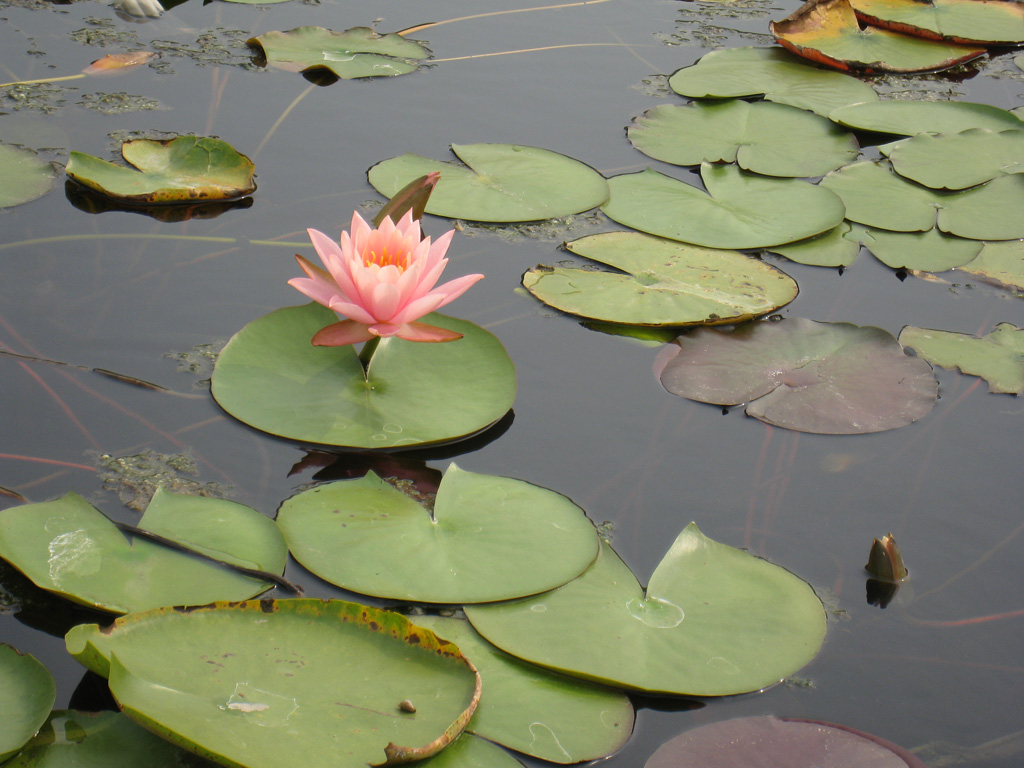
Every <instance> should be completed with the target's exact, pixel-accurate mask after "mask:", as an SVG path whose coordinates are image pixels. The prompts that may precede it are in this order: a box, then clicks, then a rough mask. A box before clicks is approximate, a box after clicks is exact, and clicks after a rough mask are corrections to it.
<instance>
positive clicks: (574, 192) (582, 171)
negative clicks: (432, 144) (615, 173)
mask: <svg viewBox="0 0 1024 768" xmlns="http://www.w3.org/2000/svg"><path fill="white" fill-rule="evenodd" d="M451 148H452V152H454V153H455V154H456V155H457V156H458V158H459V159H460V160H461V161H462V162H464V163H465V164H466V166H468V167H463V166H458V165H452V164H450V163H445V162H442V161H440V160H432V159H430V158H428V157H422V156H421V155H413V154H405V155H401V156H400V157H393V158H391V159H390V160H385V161H383V162H381V163H377V165H375V166H373V167H372V168H370V170H369V172H368V178H369V180H370V184H372V185H373V186H374V188H376V190H377V191H378V192H380V193H381V194H382V195H384V197H388V198H390V197H392V196H393V195H394V194H395V193H396V192H398V191H399V190H400V189H402V188H403V187H404V186H405V185H406V184H408V183H409V182H410V181H413V180H414V179H417V178H419V177H420V176H423V175H425V174H428V173H431V172H433V171H440V172H441V179H440V181H438V183H437V186H436V187H435V188H434V192H433V194H431V196H430V200H429V201H428V202H427V213H432V214H434V215H435V216H447V217H449V218H455V219H469V220H471V221H494V222H509V221H537V220H540V219H551V218H555V217H557V216H568V215H570V214H573V213H580V212H581V211H586V210H589V209H591V208H594V207H596V206H598V205H601V203H603V202H604V201H605V200H607V199H608V184H607V182H606V181H605V179H604V177H603V176H602V175H601V174H600V173H598V172H597V171H595V170H594V169H593V168H591V167H590V166H588V165H584V164H583V163H581V162H580V161H579V160H573V159H572V158H571V157H566V156H565V155H560V154H558V153H557V152H552V151H550V150H547V149H540V148H538V147H522V146H519V145H516V144H461V145H460V144H452V147H451Z"/></svg>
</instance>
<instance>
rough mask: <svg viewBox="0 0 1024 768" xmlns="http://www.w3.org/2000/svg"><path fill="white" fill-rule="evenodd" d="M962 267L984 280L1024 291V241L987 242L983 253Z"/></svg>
mask: <svg viewBox="0 0 1024 768" xmlns="http://www.w3.org/2000/svg"><path fill="white" fill-rule="evenodd" d="M960 269H961V270H962V271H963V272H968V273H970V274H972V275H977V276H978V277H980V278H981V279H983V280H987V281H990V282H994V283H997V284H998V285H1004V286H1007V287H1009V288H1016V289H1018V290H1021V291H1024V242H1022V241H1020V240H1010V241H1008V242H1003V243H985V245H984V247H983V248H982V249H981V253H979V254H978V256H977V257H976V258H975V259H974V260H973V261H969V262H968V263H967V264H964V265H963V266H962V267H960Z"/></svg>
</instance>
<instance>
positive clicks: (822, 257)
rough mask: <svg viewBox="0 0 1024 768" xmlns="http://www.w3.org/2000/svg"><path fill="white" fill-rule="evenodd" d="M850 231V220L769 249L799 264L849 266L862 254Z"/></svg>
mask: <svg viewBox="0 0 1024 768" xmlns="http://www.w3.org/2000/svg"><path fill="white" fill-rule="evenodd" d="M849 232H850V222H848V221H844V222H842V223H841V224H840V225H839V226H837V227H834V228H833V229H830V230H829V231H828V232H825V233H824V234H821V235H818V236H817V237H812V238H808V239H807V240H800V241H798V242H795V243H789V244H788V245H776V246H773V247H771V248H769V249H768V250H769V251H771V252H772V253H777V254H779V255H780V256H785V257H786V258H787V259H789V260H790V261H795V262H797V263H798V264H807V265H809V266H814V267H848V266H850V265H851V264H853V262H855V261H856V260H857V256H858V255H860V243H858V242H855V241H853V240H850V239H848V238H847V237H846V235H847V234H849Z"/></svg>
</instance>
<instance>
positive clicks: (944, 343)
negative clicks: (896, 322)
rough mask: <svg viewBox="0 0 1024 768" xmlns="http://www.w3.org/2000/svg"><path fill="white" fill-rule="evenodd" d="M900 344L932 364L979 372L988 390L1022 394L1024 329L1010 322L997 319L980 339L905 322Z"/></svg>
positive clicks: (968, 372) (968, 371)
mask: <svg viewBox="0 0 1024 768" xmlns="http://www.w3.org/2000/svg"><path fill="white" fill-rule="evenodd" d="M900 344H902V345H903V346H905V347H909V348H910V349H912V350H914V352H916V353H917V356H918V357H921V358H924V359H925V360H927V361H928V362H929V363H931V364H932V365H941V366H942V367H943V368H959V369H960V371H961V372H962V373H966V374H968V375H973V376H980V377H981V378H983V379H984V380H985V381H987V382H988V389H989V392H1005V393H1008V394H1014V395H1021V394H1024V330H1021V329H1020V328H1018V327H1017V326H1015V325H1013V324H1012V323H1000V324H999V325H997V326H996V327H995V330H993V331H992V332H991V333H988V334H986V335H984V336H982V337H981V338H980V339H979V338H978V337H977V336H968V335H967V334H965V333H952V332H950V331H935V330H932V329H929V328H917V327H916V326H913V325H908V326H907V327H906V328H904V329H903V330H902V331H900Z"/></svg>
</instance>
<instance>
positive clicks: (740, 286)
mask: <svg viewBox="0 0 1024 768" xmlns="http://www.w3.org/2000/svg"><path fill="white" fill-rule="evenodd" d="M565 247H566V248H567V249H568V250H569V251H571V252H572V253H576V254H579V255H581V256H585V257H587V258H588V259H593V260H594V261H598V262H601V263H602V264H606V265H608V266H610V267H613V268H615V269H617V270H621V272H610V271H607V270H601V271H596V270H593V269H578V268H571V267H544V266H538V267H534V268H533V269H530V270H528V271H527V272H526V274H525V275H523V285H524V286H526V289H527V290H528V291H530V293H532V294H533V295H534V296H536V297H537V298H538V299H540V300H541V301H543V302H544V303H545V304H548V305H550V306H552V307H555V308H556V309H560V310H562V311H563V312H569V313H571V314H574V315H580V316H582V317H589V318H593V319H596V320H603V321H606V322H613V323H624V324H628V325H654V326H662V325H689V324H693V323H699V324H709V325H718V324H721V323H736V322H740V321H741V320H749V319H750V318H752V317H758V316H760V315H765V314H768V313H769V312H773V311H775V310H776V309H778V308H779V307H781V306H784V305H785V304H788V303H789V302H791V301H792V300H793V299H795V298H796V294H797V290H798V289H797V285H796V282H795V281H794V280H793V279H792V278H791V277H789V275H787V274H785V273H784V272H782V271H780V270H778V269H776V268H775V267H772V266H770V265H769V264H765V263H764V262H763V261H759V260H758V259H754V258H751V257H750V256H745V255H744V254H742V253H739V252H737V251H720V250H713V249H709V248H698V247H696V246H692V245H687V244H685V243H678V242H674V241H671V240H664V239H662V238H659V237H651V236H650V235H644V234H641V233H639V232H606V233H604V234H600V235H592V236H590V237H584V238H581V239H579V240H574V241H572V242H571V243H566V244H565Z"/></svg>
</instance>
